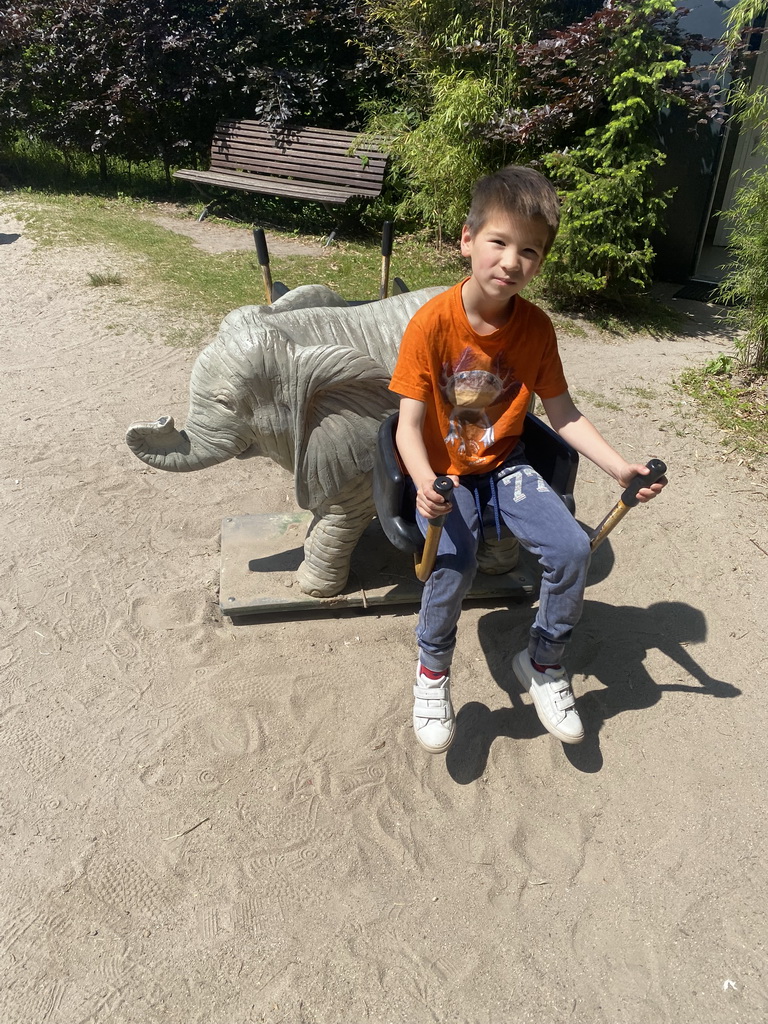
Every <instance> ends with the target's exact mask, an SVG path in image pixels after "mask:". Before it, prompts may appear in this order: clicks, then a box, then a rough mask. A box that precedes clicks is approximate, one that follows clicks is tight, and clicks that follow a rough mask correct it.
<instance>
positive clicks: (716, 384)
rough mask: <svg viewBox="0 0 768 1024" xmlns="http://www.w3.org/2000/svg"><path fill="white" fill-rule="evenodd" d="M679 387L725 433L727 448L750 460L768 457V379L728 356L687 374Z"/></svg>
mask: <svg viewBox="0 0 768 1024" xmlns="http://www.w3.org/2000/svg"><path fill="white" fill-rule="evenodd" d="M678 387H679V388H680V389H681V390H682V391H684V392H685V393H686V394H687V395H689V396H690V397H692V398H694V399H695V400H696V401H697V402H698V403H699V404H700V405H701V406H702V407H703V408H704V410H705V411H706V412H707V414H708V415H709V416H710V417H711V418H712V419H713V420H714V422H715V423H716V424H717V425H718V426H719V427H721V428H722V429H723V430H724V431H725V432H726V435H725V438H724V442H723V443H724V444H727V445H728V446H729V447H731V448H733V449H734V450H735V451H738V452H739V453H740V454H742V455H743V456H744V457H746V458H750V459H752V458H765V456H767V455H768V376H767V375H766V374H760V373H756V372H754V371H750V370H748V369H746V368H744V367H742V366H740V364H739V363H738V362H737V360H735V359H732V358H730V357H728V356H724V355H721V356H718V357H717V358H716V359H713V360H711V362H709V363H707V364H706V365H705V366H703V367H700V368H697V369H693V370H687V371H686V372H685V373H684V374H682V376H681V377H680V380H679V382H678Z"/></svg>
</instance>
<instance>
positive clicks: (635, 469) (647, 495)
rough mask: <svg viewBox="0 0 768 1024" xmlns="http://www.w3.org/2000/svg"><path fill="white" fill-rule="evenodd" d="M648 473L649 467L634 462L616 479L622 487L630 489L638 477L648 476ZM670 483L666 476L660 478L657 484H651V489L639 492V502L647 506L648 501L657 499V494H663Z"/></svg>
mask: <svg viewBox="0 0 768 1024" xmlns="http://www.w3.org/2000/svg"><path fill="white" fill-rule="evenodd" d="M648 473H649V470H648V467H647V466H643V465H641V464H640V463H636V462H632V463H627V467H626V469H625V470H624V471H623V472H622V473H621V474H620V475H619V476H618V477H617V478H616V479H617V480H618V482H619V483H620V484H621V486H622V487H629V485H630V484H631V483H632V480H633V479H634V478H635V477H636V476H648ZM668 482H669V481H668V480H667V478H666V477H665V476H662V477H659V479H658V480H657V481H656V483H654V484H651V486H650V487H643V488H641V489H640V490H639V491H638V492H637V500H638V501H639V502H641V503H642V504H645V503H646V501H650V500H651V498H655V497H656V495H657V494H661V492H662V490H663V489H664V488H665V487H666V486H667V483H668Z"/></svg>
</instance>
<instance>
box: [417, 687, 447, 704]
mask: <svg viewBox="0 0 768 1024" xmlns="http://www.w3.org/2000/svg"><path fill="white" fill-rule="evenodd" d="M413 696H414V697H415V698H416V700H445V701H447V700H450V697H449V696H448V687H446V686H414V688H413Z"/></svg>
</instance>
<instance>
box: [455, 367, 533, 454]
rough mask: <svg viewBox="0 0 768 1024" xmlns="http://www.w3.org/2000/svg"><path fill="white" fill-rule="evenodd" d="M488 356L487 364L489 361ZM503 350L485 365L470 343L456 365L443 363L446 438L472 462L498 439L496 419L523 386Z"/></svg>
mask: <svg viewBox="0 0 768 1024" xmlns="http://www.w3.org/2000/svg"><path fill="white" fill-rule="evenodd" d="M489 362H490V361H489V360H486V364H487V363H489ZM521 386H522V385H521V383H520V381H519V380H517V378H516V376H515V374H514V372H513V371H512V370H511V369H509V367H507V366H506V365H505V364H504V363H503V362H502V359H501V354H499V355H498V356H497V357H496V358H495V359H494V360H493V363H492V365H486V366H482V357H480V355H479V353H478V352H476V351H473V350H472V349H471V348H469V347H467V348H465V349H464V351H463V352H462V353H461V356H460V357H459V361H458V363H457V364H456V366H455V367H453V368H452V367H451V366H450V365H449V364H448V363H444V364H443V373H442V380H441V381H440V392H441V394H442V396H443V398H444V399H445V402H446V404H447V405H448V407H449V409H450V411H449V413H448V433H447V434H446V435H445V437H444V439H443V440H444V441H445V443H446V445H447V446H448V448H449V449H451V448H453V447H455V448H456V452H457V454H458V455H462V456H463V457H464V458H465V459H466V460H467V461H468V462H479V461H481V456H482V455H483V452H484V451H485V450H486V448H490V446H491V445H492V444H493V443H494V441H495V440H496V437H495V433H494V423H495V422H496V420H497V419H498V417H499V415H500V414H501V413H502V412H503V411H504V410H505V409H506V408H507V407H508V406H509V403H510V402H512V401H513V400H514V398H515V396H516V395H517V393H518V391H519V390H520V388H521Z"/></svg>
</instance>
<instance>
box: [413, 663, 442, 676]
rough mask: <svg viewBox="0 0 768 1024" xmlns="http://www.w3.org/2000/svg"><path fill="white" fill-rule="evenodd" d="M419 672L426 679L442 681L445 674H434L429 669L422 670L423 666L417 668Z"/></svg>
mask: <svg viewBox="0 0 768 1024" xmlns="http://www.w3.org/2000/svg"><path fill="white" fill-rule="evenodd" d="M419 672H420V673H421V675H423V676H426V677H427V679H442V678H443V676H444V675H445V672H435V671H434V670H433V669H431V668H424V666H423V665H420V666H419Z"/></svg>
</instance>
